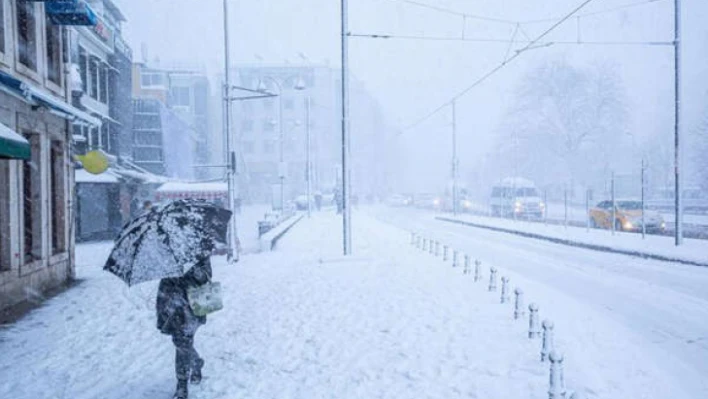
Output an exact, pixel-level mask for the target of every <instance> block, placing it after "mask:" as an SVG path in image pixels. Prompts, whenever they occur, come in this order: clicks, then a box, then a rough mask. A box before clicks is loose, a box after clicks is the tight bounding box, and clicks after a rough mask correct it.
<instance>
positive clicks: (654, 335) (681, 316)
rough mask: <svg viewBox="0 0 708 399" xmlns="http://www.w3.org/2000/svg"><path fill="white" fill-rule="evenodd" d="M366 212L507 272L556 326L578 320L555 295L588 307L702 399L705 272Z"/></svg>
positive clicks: (705, 388) (406, 212)
mask: <svg viewBox="0 0 708 399" xmlns="http://www.w3.org/2000/svg"><path fill="white" fill-rule="evenodd" d="M370 212H371V213H372V214H374V215H376V216H377V217H378V218H380V219H381V220H383V221H386V222H389V223H392V224H394V225H396V226H399V227H402V228H405V229H409V230H414V231H419V232H421V233H422V234H428V235H430V236H433V237H435V238H436V239H439V240H441V241H444V242H447V243H449V244H450V245H454V246H455V247H457V248H459V249H461V250H463V251H466V252H468V253H470V254H473V255H474V256H476V257H479V258H480V259H482V260H486V261H487V262H493V263H494V264H495V265H496V266H498V267H500V268H505V269H508V270H510V271H512V272H513V273H514V274H516V275H518V277H519V278H521V279H523V280H526V281H527V282H528V284H530V285H532V286H535V287H537V295H541V296H544V297H545V301H544V302H545V305H546V308H550V311H551V312H552V313H553V314H554V317H555V318H556V319H561V320H565V321H570V320H572V319H573V318H574V317H578V314H577V313H576V311H577V309H574V308H573V307H570V306H567V303H566V304H563V306H559V305H558V303H557V302H558V299H559V298H560V297H561V296H560V295H562V296H566V297H568V298H572V299H573V300H574V301H577V302H578V303H579V304H581V305H584V306H589V307H590V308H592V309H593V310H595V311H598V312H599V313H600V314H601V315H603V316H607V318H608V319H612V320H614V321H615V322H616V323H618V324H619V325H621V326H622V327H624V328H626V329H627V330H629V331H630V332H631V333H633V334H634V336H635V338H636V340H637V341H638V342H641V345H642V347H643V348H645V349H646V352H647V354H651V355H652V356H653V357H655V358H658V359H662V362H664V363H665V364H666V367H667V368H666V370H667V375H666V378H667V379H668V378H671V377H676V378H678V379H679V380H680V382H681V383H682V384H684V386H685V387H686V390H687V392H689V396H688V397H692V398H699V397H700V398H704V397H708V382H707V381H706V380H705V379H704V378H703V377H702V376H705V375H708V288H707V287H708V269H707V268H701V267H695V266H683V265H678V264H671V263H664V262H657V261H649V260H643V259H639V258H632V257H627V256H622V255H613V254H607V253H600V252H595V251H589V250H582V249H577V248H570V247H565V246H561V245H557V244H552V243H546V242H540V241H536V240H530V239H526V238H522V237H517V236H512V235H508V234H503V233H495V232H490V231H485V230H479V229H474V228H470V227H466V226H456V225H452V224H448V223H443V222H440V221H435V220H433V214H431V213H429V212H426V211H420V210H415V209H406V208H396V209H390V208H375V209H373V210H370ZM554 292H555V293H557V294H558V295H556V296H555V297H554ZM542 307H543V305H542ZM588 328H592V327H588ZM603 339H606V340H613V339H614V338H613V337H612V336H607V337H604V338H603Z"/></svg>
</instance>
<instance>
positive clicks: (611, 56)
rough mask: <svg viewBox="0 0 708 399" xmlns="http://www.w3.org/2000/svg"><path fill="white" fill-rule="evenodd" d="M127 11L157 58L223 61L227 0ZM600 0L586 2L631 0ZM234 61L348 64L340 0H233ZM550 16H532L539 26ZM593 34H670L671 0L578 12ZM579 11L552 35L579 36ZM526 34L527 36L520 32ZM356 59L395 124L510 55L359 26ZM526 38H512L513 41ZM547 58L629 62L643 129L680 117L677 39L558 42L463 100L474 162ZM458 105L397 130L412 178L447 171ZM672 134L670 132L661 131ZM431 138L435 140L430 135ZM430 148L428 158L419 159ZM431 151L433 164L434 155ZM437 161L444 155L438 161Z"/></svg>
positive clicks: (481, 30) (453, 2)
mask: <svg viewBox="0 0 708 399" xmlns="http://www.w3.org/2000/svg"><path fill="white" fill-rule="evenodd" d="M422 1H423V2H426V3H428V4H435V5H438V6H441V7H446V8H451V9H454V10H459V11H462V12H467V13H470V14H476V15H484V16H491V17H494V18H500V19H505V20H510V21H529V20H535V19H546V18H557V17H560V16H562V15H564V14H566V13H567V12H569V11H570V10H571V9H573V8H575V7H576V6H577V5H579V4H580V3H581V1H580V0H533V1H529V0H476V1H469V0H445V1H443V0H422ZM116 2H117V4H118V5H119V6H120V7H121V8H122V10H123V12H124V13H125V14H126V17H127V19H128V22H127V23H126V25H125V27H124V30H125V32H124V35H125V36H126V38H127V40H128V42H129V43H130V44H131V45H132V47H133V49H134V51H135V54H136V58H139V57H140V47H141V43H146V44H147V46H148V48H149V59H150V60H153V59H154V58H155V57H159V59H160V60H161V61H162V62H163V63H168V64H169V63H170V62H183V61H191V62H194V63H199V64H202V65H204V66H205V67H206V68H207V69H208V70H209V71H210V73H214V74H215V73H218V72H219V71H220V70H221V68H223V55H222V54H223V49H222V46H223V32H222V18H223V15H222V1H221V0H116ZM634 2H636V1H635V0H596V1H594V2H593V3H591V4H590V5H589V6H588V7H587V8H585V9H584V10H583V11H582V12H581V13H580V14H581V15H582V14H586V13H589V12H593V11H601V10H606V9H610V8H613V7H616V6H619V5H624V4H629V3H634ZM229 4H230V7H231V16H230V22H231V37H232V46H231V47H232V50H233V52H232V54H233V62H234V63H235V64H236V63H258V62H264V63H268V64H273V63H285V62H292V63H296V64H301V63H303V62H304V61H303V59H302V57H301V56H300V55H299V54H300V53H303V54H305V55H306V57H307V59H308V60H309V61H311V62H315V63H329V64H330V65H332V66H337V65H339V57H340V55H339V40H340V38H339V1H336V0H299V1H291V0H290V1H286V0H269V1H246V0H230V3H229ZM706 20H708V2H706V1H705V0H683V24H684V26H683V36H684V38H683V43H684V45H683V51H684V55H683V66H684V71H683V78H684V83H683V89H684V96H683V99H682V100H683V110H684V115H683V116H684V119H683V122H684V126H685V128H686V129H689V128H691V127H692V126H695V125H696V124H697V123H698V120H699V119H700V114H701V111H703V112H705V110H706V109H708V107H707V105H708V96H707V94H708V26H706V24H705V22H704V21H706ZM552 24H553V22H552V21H546V22H539V23H531V24H527V23H524V24H522V25H521V27H522V28H523V30H524V32H525V33H526V34H528V35H529V36H530V37H532V38H535V37H536V36H537V35H539V34H540V33H541V32H543V31H544V30H545V29H547V28H548V27H550V26H551V25H552ZM580 27H581V29H580V32H581V38H582V40H584V41H671V40H673V1H670V0H658V1H656V2H653V3H651V4H647V5H644V6H641V7H634V8H627V9H624V10H619V11H615V12H612V13H605V14H599V15H595V16H587V17H583V18H581V19H580ZM514 30H515V25H514V24H504V23H496V22H488V21H483V20H476V19H468V20H467V24H466V35H467V37H473V38H501V39H510V38H511V36H512V33H513V32H514ZM350 31H351V32H353V33H378V34H392V35H413V36H435V37H441V36H444V37H459V36H460V35H461V32H462V18H461V17H458V16H454V15H449V14H445V13H439V12H436V11H433V10H429V9H423V8H419V7H415V6H412V5H409V4H404V3H401V2H398V1H395V0H350ZM577 32H578V25H577V19H575V18H572V19H571V20H569V21H568V22H567V23H566V24H564V25H562V26H561V27H560V28H559V29H557V30H556V31H554V32H553V33H552V34H551V35H549V36H548V37H547V38H546V39H545V40H547V41H554V40H555V41H573V40H576V39H577ZM517 37H519V38H523V37H522V36H520V35H519V36H517ZM350 43H351V51H350V63H351V68H352V71H353V73H354V74H356V76H357V77H358V78H359V79H360V80H362V81H363V82H364V84H365V85H366V86H367V88H368V89H369V90H371V92H372V93H373V95H374V96H375V97H377V98H378V99H379V100H380V102H381V104H382V106H383V107H384V108H385V112H386V116H387V118H388V120H389V122H390V123H391V125H392V126H393V127H394V128H396V129H403V127H404V126H407V125H409V124H410V123H411V122H413V121H415V120H416V119H417V118H418V117H420V116H422V115H424V114H426V113H427V112H428V111H430V110H432V109H434V108H436V107H437V106H439V105H441V104H443V103H445V102H446V101H447V100H448V99H449V98H450V97H451V96H453V95H454V94H456V93H458V92H459V91H461V90H462V89H464V88H465V87H466V86H467V85H469V84H470V83H472V82H473V81H475V80H476V79H477V78H478V77H479V76H481V75H483V74H484V73H485V72H487V71H488V70H490V69H491V68H493V67H495V66H496V65H498V64H499V63H500V62H501V61H502V59H503V58H504V55H505V53H506V52H507V49H508V48H509V45H508V44H507V43H471V42H455V41H421V40H394V39H388V40H372V39H363V38H352V39H351V41H350ZM520 47H523V45H522V44H515V45H512V47H511V48H512V50H511V52H512V53H513V49H515V48H520ZM549 59H565V60H567V61H569V62H570V63H572V64H575V65H579V66H583V65H590V64H592V63H611V64H614V65H615V66H616V68H617V70H618V71H619V72H620V74H621V76H622V78H623V80H624V85H625V88H626V90H627V96H628V97H629V99H630V104H628V107H629V109H630V130H631V131H632V133H633V134H634V135H635V136H636V137H638V138H639V140H641V138H642V137H647V136H649V135H653V134H662V135H663V134H666V138H667V141H666V143H667V145H670V144H671V137H672V134H673V133H672V128H673V79H672V78H673V72H672V71H673V51H672V48H671V47H659V46H653V47H651V46H641V47H631V46H577V45H554V46H551V47H548V48H543V49H537V50H533V51H529V52H527V53H525V54H524V55H522V56H521V57H519V58H518V59H517V60H516V61H514V63H512V64H510V65H509V66H507V67H506V68H504V69H503V70H502V71H500V72H499V73H497V74H496V75H494V76H493V77H492V78H491V79H489V80H488V81H487V82H485V83H484V84H483V85H481V86H479V87H478V88H476V89H474V90H473V91H472V92H470V93H469V94H467V95H466V96H465V97H463V98H462V99H460V101H459V103H458V129H459V135H460V138H459V145H460V148H461V149H462V151H461V153H462V156H461V170H462V171H463V175H464V171H465V170H466V169H467V170H469V169H470V168H472V167H473V165H474V164H475V163H476V162H477V161H478V160H479V159H480V157H481V156H482V155H483V154H485V153H487V152H489V151H490V150H491V147H492V145H493V139H494V134H495V130H496V129H497V127H498V125H499V122H500V118H501V116H502V115H503V113H504V111H505V109H506V108H505V107H506V106H507V105H508V104H510V103H511V100H510V99H511V98H512V96H513V94H514V88H515V87H516V86H517V85H518V82H519V81H518V80H519V79H520V77H521V76H523V74H524V73H525V72H526V71H527V70H528V69H530V68H533V67H534V66H537V65H538V64H539V63H541V62H544V61H545V60H549ZM450 122H451V119H450V111H449V109H447V108H446V109H444V110H442V111H441V112H440V113H438V114H437V115H435V116H434V117H432V118H430V119H429V120H427V121H426V122H425V123H422V124H420V125H419V126H417V127H416V128H414V129H411V130H405V131H403V134H402V135H401V136H399V138H398V142H399V144H400V146H399V148H400V152H401V155H402V156H403V157H404V158H405V159H408V160H409V161H411V163H412V164H413V165H412V166H411V167H412V168H413V171H412V172H413V173H411V175H412V177H411V179H412V180H425V181H431V182H433V181H438V180H440V179H441V178H444V176H445V175H446V174H448V173H449V157H450V149H449V147H450V145H449V144H448V143H449V140H450V139H449V137H450V130H451V126H450V125H451V123H450ZM662 137H663V136H662ZM431 143H435V144H436V145H434V146H431ZM421 159H425V160H427V162H425V164H422V162H421V161H418V160H421ZM431 160H432V166H431V162H430V161H431ZM438 161H439V162H438Z"/></svg>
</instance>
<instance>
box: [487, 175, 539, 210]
mask: <svg viewBox="0 0 708 399" xmlns="http://www.w3.org/2000/svg"><path fill="white" fill-rule="evenodd" d="M489 209H490V211H491V213H492V216H502V217H518V218H527V219H530V218H537V219H540V218H542V217H543V215H544V213H545V211H546V205H545V204H544V203H543V201H542V200H541V197H540V196H539V193H538V189H537V188H536V185H535V184H534V183H533V182H532V181H531V180H528V179H524V178H520V177H507V178H505V179H503V180H501V181H500V182H498V183H497V184H495V185H494V186H493V187H492V195H491V198H490V199H489Z"/></svg>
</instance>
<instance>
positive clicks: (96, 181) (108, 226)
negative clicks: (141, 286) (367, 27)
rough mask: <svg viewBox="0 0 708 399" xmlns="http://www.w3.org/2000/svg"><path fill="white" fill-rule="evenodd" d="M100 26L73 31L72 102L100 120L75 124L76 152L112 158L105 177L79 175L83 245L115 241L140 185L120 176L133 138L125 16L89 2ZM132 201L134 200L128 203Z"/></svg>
mask: <svg viewBox="0 0 708 399" xmlns="http://www.w3.org/2000/svg"><path fill="white" fill-rule="evenodd" d="M89 4H90V6H91V8H92V10H94V12H95V14H96V24H95V25H89V26H80V27H76V28H74V29H71V30H70V32H69V34H70V35H71V36H70V37H71V59H72V64H73V66H74V72H75V78H76V79H75V81H74V82H73V85H72V87H71V89H72V102H73V104H74V105H75V106H76V107H77V108H79V109H82V110H83V111H85V112H87V113H89V114H91V115H92V116H94V117H96V118H98V119H100V120H101V121H102V125H101V127H100V128H97V127H91V126H86V125H85V124H80V123H75V124H74V125H73V134H74V138H75V139H76V140H77V141H78V144H77V146H76V151H77V153H78V154H83V153H85V152H87V151H95V150H100V151H102V152H104V153H105V154H107V155H108V156H109V157H111V159H112V160H113V162H112V165H111V168H110V169H109V173H108V174H107V175H106V176H102V177H96V176H91V175H90V174H89V173H87V172H85V171H77V174H76V186H77V187H76V192H77V203H76V208H77V211H76V214H77V218H76V238H77V240H79V241H86V240H97V239H109V238H112V237H115V235H116V234H117V233H118V231H120V228H121V226H122V225H123V224H124V223H125V222H126V221H127V220H129V219H130V217H131V215H132V213H133V212H131V210H130V205H126V203H125V202H126V197H130V196H131V195H132V193H133V192H134V190H135V187H134V185H135V184H138V183H140V181H135V179H134V178H132V177H125V176H122V175H120V174H119V173H116V172H119V171H120V170H121V164H122V163H123V162H124V161H128V160H129V158H128V157H126V156H125V155H126V154H128V153H129V152H130V141H129V140H126V138H130V137H131V135H132V113H131V112H126V110H128V111H129V110H130V109H131V108H132V104H131V96H132V93H131V89H130V88H131V84H132V83H131V81H132V70H131V68H132V50H131V49H130V47H129V46H128V45H127V44H126V43H125V41H124V40H123V38H122V23H123V22H125V17H124V16H123V14H122V13H121V11H120V10H119V9H118V7H117V6H116V5H115V4H114V3H113V2H112V1H111V0H91V1H90V2H89ZM128 201H130V200H129V199H128Z"/></svg>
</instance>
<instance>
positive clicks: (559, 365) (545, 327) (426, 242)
mask: <svg viewBox="0 0 708 399" xmlns="http://www.w3.org/2000/svg"><path fill="white" fill-rule="evenodd" d="M410 244H411V245H413V246H415V247H416V248H418V249H422V250H423V251H424V252H429V253H430V254H434V255H435V256H436V257H439V256H440V246H441V244H440V242H438V241H433V240H432V239H427V238H424V237H421V236H420V235H419V234H417V233H415V232H412V233H411V239H410ZM449 252H450V248H449V247H448V246H447V245H443V246H442V258H443V261H444V262H447V260H448V258H449V256H448V255H449ZM460 256H461V254H460V252H458V251H457V250H454V249H453V250H452V267H457V266H459V265H460ZM462 256H463V263H462V265H463V271H462V272H463V274H465V275H467V274H471V273H472V270H471V268H472V259H471V258H470V256H469V255H466V254H463V255H462ZM497 273H498V271H497V269H496V268H495V267H493V266H492V267H490V268H489V287H488V290H489V291H490V292H495V291H496V290H497ZM481 280H482V262H480V261H479V260H478V259H475V261H474V281H475V282H479V281H481ZM509 281H510V279H509V278H508V277H506V276H502V278H501V296H500V303H509V302H511V298H510V286H509ZM514 296H515V298H514V320H519V319H521V318H523V317H524V316H525V315H526V311H525V308H524V292H523V290H521V288H519V287H516V288H515V289H514ZM528 309H529V330H528V337H529V339H535V338H539V337H542V340H541V353H540V355H541V356H540V358H541V362H542V363H545V362H546V361H549V363H550V369H549V371H550V375H549V388H548V398H549V399H566V396H567V393H566V388H565V378H564V370H563V361H564V357H563V354H562V353H560V352H557V351H556V350H555V341H554V324H553V322H552V321H551V320H548V319H546V320H543V322H542V323H539V309H538V305H536V304H535V303H531V304H530V305H529V306H528ZM584 398H585V396H584V395H583V394H582V393H581V392H573V394H572V395H571V396H570V399H584Z"/></svg>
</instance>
